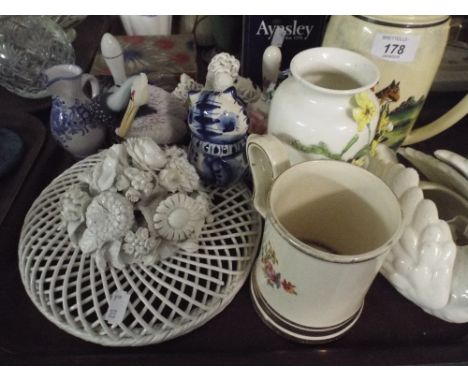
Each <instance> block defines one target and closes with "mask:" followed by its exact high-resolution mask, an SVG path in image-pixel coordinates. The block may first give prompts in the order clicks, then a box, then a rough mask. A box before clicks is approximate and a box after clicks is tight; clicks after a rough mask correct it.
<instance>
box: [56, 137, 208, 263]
mask: <svg viewBox="0 0 468 382" xmlns="http://www.w3.org/2000/svg"><path fill="white" fill-rule="evenodd" d="M200 188H201V185H200V179H199V177H198V175H197V172H196V170H195V169H194V168H193V167H192V165H191V164H190V163H189V162H188V159H187V153H186V152H185V150H184V149H182V148H179V147H176V146H169V147H165V148H164V147H160V146H158V145H157V144H156V143H154V141H152V140H151V139H150V138H131V139H128V140H127V141H125V142H124V143H123V144H118V145H114V146H112V147H110V148H109V149H108V150H106V151H105V152H104V153H103V154H102V158H101V160H100V161H99V162H98V163H97V164H96V165H95V166H94V168H92V169H91V170H90V171H89V172H88V173H86V174H83V175H82V176H81V177H80V183H79V184H75V185H73V186H71V187H70V189H69V190H68V191H67V192H66V193H65V194H64V195H63V197H62V220H63V222H64V224H65V226H66V228H67V233H68V235H69V237H70V239H71V241H72V243H74V244H75V245H76V246H78V247H79V248H80V249H81V251H82V252H83V253H84V254H86V255H90V256H92V257H93V258H94V259H95V261H96V264H97V266H98V267H99V269H101V270H102V269H105V268H106V267H107V266H108V265H109V264H110V265H111V266H113V267H116V268H123V267H125V266H126V265H128V264H135V263H141V264H146V265H151V264H154V263H156V262H158V261H163V260H165V259H167V258H168V257H170V256H172V255H173V254H174V253H175V252H176V251H177V250H183V251H186V252H187V251H188V252H194V251H196V250H198V236H199V235H200V233H201V230H202V228H203V226H204V224H205V223H206V222H207V221H211V220H212V217H211V213H210V210H211V201H210V199H209V197H208V195H206V194H205V193H204V192H202V191H201V189H200Z"/></svg>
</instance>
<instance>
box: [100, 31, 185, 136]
mask: <svg viewBox="0 0 468 382" xmlns="http://www.w3.org/2000/svg"><path fill="white" fill-rule="evenodd" d="M101 51H102V53H103V56H104V59H105V61H106V64H107V66H108V67H109V70H110V71H111V74H112V77H113V80H114V84H115V88H119V86H124V84H125V83H126V81H128V80H127V75H126V73H125V66H124V55H123V53H122V48H121V46H120V43H119V42H118V40H117V39H116V38H115V37H114V36H112V35H111V34H109V33H106V34H104V36H103V38H102V40H101ZM148 95H149V98H148V102H147V104H146V105H145V106H144V107H141V108H140V110H139V112H138V114H136V115H135V118H134V120H133V121H132V125H131V128H130V126H128V129H127V130H126V133H125V134H126V135H125V136H126V137H127V138H128V137H145V136H147V137H150V138H152V139H153V140H154V141H155V142H156V143H158V144H164V145H165V144H174V143H178V142H180V141H181V140H183V138H184V137H185V136H186V135H187V134H188V127H187V125H186V123H185V119H186V117H187V107H186V105H185V103H184V102H183V101H181V100H180V99H179V98H177V97H176V96H175V95H173V94H171V93H169V92H167V91H165V90H164V89H162V88H160V87H157V86H155V85H151V84H148ZM119 131H120V128H119Z"/></svg>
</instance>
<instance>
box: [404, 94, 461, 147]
mask: <svg viewBox="0 0 468 382" xmlns="http://www.w3.org/2000/svg"><path fill="white" fill-rule="evenodd" d="M467 114H468V94H466V95H465V96H464V97H463V98H462V99H461V100H460V101H459V102H458V103H457V104H456V105H455V106H454V107H452V108H451V109H450V110H449V111H448V112H446V113H445V114H444V115H442V116H441V117H439V118H438V119H436V120H435V121H434V122H431V123H429V124H427V125H425V126H423V127H419V128H417V129H414V130H413V131H412V132H411V134H410V135H408V136H407V137H406V139H405V140H404V142H403V144H402V145H403V146H407V145H412V144H414V143H418V142H421V141H424V140H426V139H429V138H432V137H433V136H435V135H437V134H439V133H441V132H443V131H445V130H447V129H448V128H449V127H451V126H453V125H454V124H456V123H457V122H458V121H459V120H460V119H462V118H463V117H465V116H466V115H467Z"/></svg>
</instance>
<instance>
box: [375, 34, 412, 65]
mask: <svg viewBox="0 0 468 382" xmlns="http://www.w3.org/2000/svg"><path fill="white" fill-rule="evenodd" d="M418 47H419V36H406V35H391V34H383V33H377V34H376V35H375V37H374V42H373V44H372V54H373V55H374V56H377V57H379V58H381V59H383V60H387V61H399V62H411V61H413V60H414V57H415V56H416V52H417V51H418Z"/></svg>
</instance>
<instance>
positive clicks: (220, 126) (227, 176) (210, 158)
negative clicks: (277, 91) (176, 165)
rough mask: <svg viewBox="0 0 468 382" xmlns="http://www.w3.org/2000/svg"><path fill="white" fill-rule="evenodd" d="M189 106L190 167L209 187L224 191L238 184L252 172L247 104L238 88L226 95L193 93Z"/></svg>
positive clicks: (225, 91) (221, 93) (232, 89)
mask: <svg viewBox="0 0 468 382" xmlns="http://www.w3.org/2000/svg"><path fill="white" fill-rule="evenodd" d="M189 102H190V105H189V114H188V119H187V120H188V125H189V127H190V130H191V133H192V137H191V141H190V146H189V161H190V163H192V165H193V166H194V167H195V168H196V169H197V171H198V174H199V175H200V177H201V179H202V180H203V181H204V182H205V183H206V184H212V185H215V186H220V187H227V186H230V185H233V184H235V183H236V182H238V181H239V180H240V179H241V178H242V177H243V175H244V174H245V172H246V170H247V168H248V162H247V156H246V151H245V144H246V140H247V128H248V118H247V111H246V105H245V103H244V102H243V101H242V100H241V99H240V98H239V97H238V96H237V94H236V89H235V88H234V87H229V88H227V89H226V90H224V91H222V92H217V91H207V90H201V91H198V92H191V93H190V94H189Z"/></svg>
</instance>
